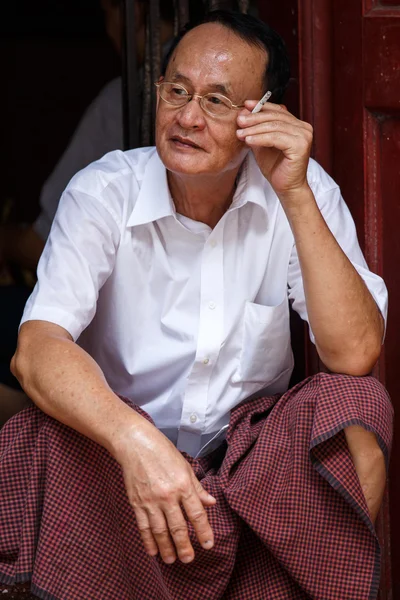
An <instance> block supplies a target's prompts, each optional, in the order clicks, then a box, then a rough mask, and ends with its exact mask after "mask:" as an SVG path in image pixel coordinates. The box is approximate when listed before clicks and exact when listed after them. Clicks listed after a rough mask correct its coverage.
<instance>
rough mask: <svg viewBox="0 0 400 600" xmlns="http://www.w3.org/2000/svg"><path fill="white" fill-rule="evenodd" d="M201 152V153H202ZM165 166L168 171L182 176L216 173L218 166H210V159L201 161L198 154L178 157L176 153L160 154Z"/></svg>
mask: <svg viewBox="0 0 400 600" xmlns="http://www.w3.org/2000/svg"><path fill="white" fill-rule="evenodd" d="M200 152H201V151H200ZM158 154H159V156H160V158H161V160H162V162H163V164H164V166H165V168H166V169H168V171H171V172H172V173H177V174H181V175H208V174H210V175H211V174H212V173H216V172H217V169H216V165H215V163H214V164H210V160H209V157H207V158H208V160H207V161H203V160H201V157H199V156H197V153H193V154H192V155H191V156H185V155H180V156H179V155H178V156H176V155H175V153H174V152H162V151H161V152H160V151H159V152H158Z"/></svg>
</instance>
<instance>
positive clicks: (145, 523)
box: [135, 508, 158, 556]
mask: <svg viewBox="0 0 400 600" xmlns="http://www.w3.org/2000/svg"><path fill="white" fill-rule="evenodd" d="M135 516H136V523H137V526H138V529H139V533H140V537H141V538H142V542H143V545H144V548H145V550H146V552H147V553H148V554H150V556H156V554H158V546H157V543H156V541H155V539H154V537H153V534H152V533H151V528H150V523H149V519H148V517H147V513H146V511H145V510H143V509H141V508H136V509H135Z"/></svg>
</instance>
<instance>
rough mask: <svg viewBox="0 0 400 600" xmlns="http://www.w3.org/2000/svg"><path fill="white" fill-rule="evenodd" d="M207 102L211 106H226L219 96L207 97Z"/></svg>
mask: <svg viewBox="0 0 400 600" xmlns="http://www.w3.org/2000/svg"><path fill="white" fill-rule="evenodd" d="M207 101H208V102H210V103H211V104H216V105H218V104H226V102H223V100H222V99H221V98H220V97H219V96H207Z"/></svg>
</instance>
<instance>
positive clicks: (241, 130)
mask: <svg viewBox="0 0 400 600" xmlns="http://www.w3.org/2000/svg"><path fill="white" fill-rule="evenodd" d="M236 133H237V134H238V136H239V137H243V136H244V135H245V133H246V132H245V131H244V129H238V130H237V131H236Z"/></svg>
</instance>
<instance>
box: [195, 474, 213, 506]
mask: <svg viewBox="0 0 400 600" xmlns="http://www.w3.org/2000/svg"><path fill="white" fill-rule="evenodd" d="M194 488H195V490H196V492H197V495H198V496H199V498H200V500H201V502H202V503H203V504H204V505H206V506H212V505H213V504H215V503H216V501H217V500H216V499H215V498H214V496H211V494H209V493H208V492H207V491H206V490H205V489H204V488H203V486H202V485H201V483H200V481H199V480H198V479H197V477H196V476H195V475H194Z"/></svg>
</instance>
